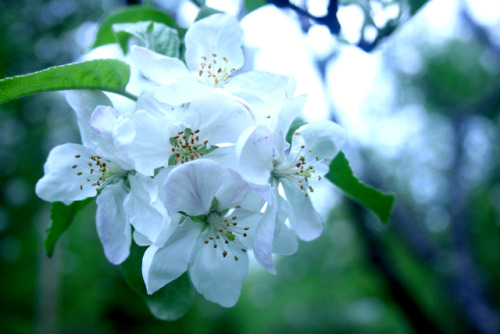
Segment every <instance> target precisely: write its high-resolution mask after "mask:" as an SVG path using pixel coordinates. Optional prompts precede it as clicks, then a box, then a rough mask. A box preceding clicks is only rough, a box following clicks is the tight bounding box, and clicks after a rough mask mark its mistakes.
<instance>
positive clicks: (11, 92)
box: [0, 59, 137, 104]
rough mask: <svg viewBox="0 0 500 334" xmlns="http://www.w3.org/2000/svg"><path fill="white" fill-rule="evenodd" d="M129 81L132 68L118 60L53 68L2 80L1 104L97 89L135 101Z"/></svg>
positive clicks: (0, 86)
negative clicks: (46, 94)
mask: <svg viewBox="0 0 500 334" xmlns="http://www.w3.org/2000/svg"><path fill="white" fill-rule="evenodd" d="M129 78H130V67H129V66H128V65H127V64H126V63H124V62H122V61H119V60H115V59H99V60H91V61H85V62H81V63H74V64H68V65H62V66H55V67H50V68H47V69H45V70H43V71H39V72H35V73H30V74H26V75H20V76H16V77H10V78H5V79H2V80H0V104H1V103H5V102H7V101H10V100H13V99H15V98H18V97H21V96H24V95H28V94H33V93H39V92H47V91H55V90H66V89H98V90H103V91H108V92H113V93H116V94H120V95H124V96H126V97H128V98H131V99H135V100H136V99H137V98H136V97H135V96H133V95H132V94H130V93H127V92H126V91H125V87H126V86H127V83H128V80H129Z"/></svg>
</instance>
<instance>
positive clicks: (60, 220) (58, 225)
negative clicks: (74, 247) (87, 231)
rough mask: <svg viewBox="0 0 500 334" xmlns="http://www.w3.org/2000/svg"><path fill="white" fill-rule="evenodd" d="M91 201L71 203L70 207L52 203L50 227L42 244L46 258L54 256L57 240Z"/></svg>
mask: <svg viewBox="0 0 500 334" xmlns="http://www.w3.org/2000/svg"><path fill="white" fill-rule="evenodd" d="M93 199H94V198H93V197H91V198H87V199H84V200H83V201H77V202H73V203H71V204H70V205H65V204H64V203H62V202H54V203H52V205H51V207H50V227H49V228H48V230H47V236H46V237H45V241H44V243H43V247H44V248H45V251H46V252H47V256H49V257H51V256H52V255H54V248H55V247H56V243H57V241H58V240H59V238H60V237H61V236H62V235H63V233H64V232H65V231H66V230H67V229H68V228H69V227H70V225H71V224H72V223H73V221H74V220H75V216H76V214H77V213H78V212H79V211H80V210H81V209H83V208H84V207H85V206H86V205H87V204H88V203H89V202H90V201H92V200H93Z"/></svg>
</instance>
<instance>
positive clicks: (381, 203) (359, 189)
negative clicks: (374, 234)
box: [326, 152, 394, 223]
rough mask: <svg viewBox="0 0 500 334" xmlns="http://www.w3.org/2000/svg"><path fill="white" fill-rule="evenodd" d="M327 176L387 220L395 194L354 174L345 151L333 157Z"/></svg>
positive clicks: (383, 219)
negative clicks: (382, 189)
mask: <svg viewBox="0 0 500 334" xmlns="http://www.w3.org/2000/svg"><path fill="white" fill-rule="evenodd" d="M326 178H327V179H328V180H330V181H331V182H332V183H333V184H335V185H336V186H337V187H339V188H340V189H342V190H343V191H344V192H345V193H346V194H348V195H349V196H351V197H352V198H354V199H355V200H357V201H358V202H360V203H361V204H363V205H364V206H366V207H367V208H368V209H370V210H371V211H373V212H374V213H375V214H376V215H377V216H378V217H379V218H380V220H381V221H382V222H384V223H386V222H387V220H388V219H389V216H390V215H391V211H392V206H393V204H394V195H392V194H387V193H383V192H381V191H378V190H377V189H375V188H372V187H369V186H367V185H365V184H363V183H361V182H360V181H359V180H358V179H357V178H356V177H355V176H354V173H353V171H352V170H351V166H350V165H349V161H348V160H347V158H346V157H345V155H344V153H343V152H340V153H339V154H338V155H337V156H336V157H335V159H333V161H332V163H331V164H330V171H329V172H328V174H326Z"/></svg>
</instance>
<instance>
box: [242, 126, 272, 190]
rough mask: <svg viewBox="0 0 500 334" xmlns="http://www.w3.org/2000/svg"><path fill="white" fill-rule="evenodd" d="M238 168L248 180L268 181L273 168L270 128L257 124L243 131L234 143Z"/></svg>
mask: <svg viewBox="0 0 500 334" xmlns="http://www.w3.org/2000/svg"><path fill="white" fill-rule="evenodd" d="M236 155H237V159H238V169H239V171H240V173H241V175H242V177H243V178H244V179H245V180H247V181H248V182H252V183H255V184H258V185H265V184H268V183H269V178H270V177H271V171H272V170H273V168H274V167H273V134H272V132H271V129H269V128H268V127H267V126H264V125H258V126H256V127H254V128H249V129H247V130H246V131H244V132H243V133H242V135H241V137H240V138H239V139H238V143H237V144H236Z"/></svg>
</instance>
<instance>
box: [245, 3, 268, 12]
mask: <svg viewBox="0 0 500 334" xmlns="http://www.w3.org/2000/svg"><path fill="white" fill-rule="evenodd" d="M264 5H267V2H266V1H265V0H245V9H246V10H247V12H251V11H253V10H256V9H257V8H259V7H262V6H264Z"/></svg>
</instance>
